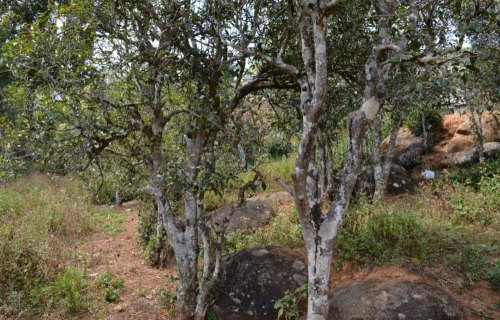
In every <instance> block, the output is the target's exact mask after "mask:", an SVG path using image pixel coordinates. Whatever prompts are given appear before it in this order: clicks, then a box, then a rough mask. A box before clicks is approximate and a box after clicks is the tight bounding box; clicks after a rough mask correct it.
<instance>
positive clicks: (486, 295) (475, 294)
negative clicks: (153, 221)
mask: <svg viewBox="0 0 500 320" xmlns="http://www.w3.org/2000/svg"><path fill="white" fill-rule="evenodd" d="M281 206H283V208H281ZM289 206H290V203H289V201H280V208H279V209H278V213H282V211H284V210H285V209H289ZM282 209H283V210H282ZM120 212H121V214H124V215H125V219H124V222H123V228H122V231H121V232H119V233H117V234H115V235H103V234H95V235H93V236H92V237H91V238H90V239H89V240H88V241H87V242H86V243H85V244H83V246H82V247H81V248H80V250H81V251H83V252H86V253H88V254H89V256H90V257H91V260H92V263H91V267H90V269H89V270H88V274H89V275H90V276H92V277H95V278H96V279H97V278H98V277H99V276H100V275H102V274H103V273H104V272H111V273H112V274H113V275H116V276H119V277H122V278H123V279H124V286H125V288H124V289H123V290H122V292H121V294H120V300H119V301H118V303H116V304H107V305H106V307H105V309H104V310H103V312H101V313H100V314H99V316H97V317H96V316H95V315H94V317H91V318H98V319H151V320H155V319H162V320H165V319H174V314H173V310H172V309H173V308H168V307H165V306H164V305H162V303H161V300H160V290H162V289H163V290H166V291H168V292H175V287H176V284H175V282H173V281H171V280H169V277H172V275H174V273H175V270H174V267H169V268H167V269H156V268H153V267H151V266H149V265H148V264H147V263H146V262H145V260H144V257H143V255H142V253H141V248H140V246H139V243H138V240H137V219H138V218H137V208H136V206H135V205H134V204H133V203H129V204H125V205H124V207H123V208H122V209H120ZM298 251H300V252H302V253H304V258H306V255H305V252H304V250H301V249H298ZM436 275H438V276H439V275H442V274H441V273H440V272H433V271H432V270H421V272H420V271H419V272H413V271H410V270H408V269H406V268H404V267H401V266H380V267H373V268H366V269H362V270H359V269H357V268H355V267H354V266H352V265H351V264H349V263H345V264H344V265H343V266H342V270H341V271H339V270H336V269H335V268H332V274H331V285H332V288H335V287H340V286H343V285H346V284H348V283H349V282H352V281H357V280H362V279H367V278H382V277H389V278H400V279H402V280H410V281H412V280H421V281H425V282H428V283H430V284H432V285H435V286H438V287H440V288H442V289H444V290H446V291H447V292H449V293H451V294H452V295H453V296H454V297H455V298H457V299H458V300H459V301H461V302H462V303H463V304H465V305H466V306H467V307H468V308H470V309H471V310H473V312H472V319H500V310H498V309H499V307H498V306H500V295H499V294H497V293H495V292H493V291H492V290H491V289H489V286H488V283H486V282H480V283H477V284H476V286H475V287H474V288H472V289H464V288H460V287H459V286H458V285H457V284H454V283H453V282H452V281H451V280H450V279H452V278H453V275H450V279H441V278H438V277H436ZM96 281H97V280H96ZM96 294H97V296H99V294H100V293H99V292H96ZM101 297H102V294H101ZM495 309H496V310H495ZM482 310H489V311H487V313H483V314H482V315H481V312H482ZM486 315H487V316H486Z"/></svg>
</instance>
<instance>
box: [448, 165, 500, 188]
mask: <svg viewBox="0 0 500 320" xmlns="http://www.w3.org/2000/svg"><path fill="white" fill-rule="evenodd" d="M450 179H451V180H452V181H456V182H459V183H461V184H464V185H466V186H468V187H471V188H472V189H473V190H474V191H476V192H479V191H481V187H483V188H492V187H494V186H495V185H496V186H497V190H500V158H499V157H497V158H494V159H490V160H487V161H485V162H484V163H476V164H474V165H472V166H470V167H468V168H460V169H457V170H455V171H454V172H452V173H451V174H450Z"/></svg>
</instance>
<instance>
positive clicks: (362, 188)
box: [354, 164, 415, 197]
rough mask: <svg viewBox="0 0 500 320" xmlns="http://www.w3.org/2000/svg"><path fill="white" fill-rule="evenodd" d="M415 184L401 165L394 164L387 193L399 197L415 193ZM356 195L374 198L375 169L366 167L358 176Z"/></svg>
mask: <svg viewBox="0 0 500 320" xmlns="http://www.w3.org/2000/svg"><path fill="white" fill-rule="evenodd" d="M414 189H415V183H414V181H413V179H412V177H411V176H410V174H409V173H408V171H406V170H405V168H403V167H402V166H400V165H397V164H392V166H391V171H390V172H389V180H388V181H387V189H386V192H387V193H388V194H390V195H397V194H402V193H407V192H413V191H414ZM354 190H355V193H356V194H360V193H364V194H366V195H368V196H370V197H371V196H373V193H374V192H375V178H374V177H373V167H371V166H370V167H364V168H363V169H362V171H361V173H360V174H359V176H358V180H357V181H356V186H355V188H354Z"/></svg>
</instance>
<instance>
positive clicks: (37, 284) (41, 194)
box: [0, 175, 91, 317]
mask: <svg viewBox="0 0 500 320" xmlns="http://www.w3.org/2000/svg"><path fill="white" fill-rule="evenodd" d="M88 209H89V204H88V202H87V201H86V198H85V193H84V191H83V189H82V188H81V185H80V184H79V182H78V181H76V180H72V179H70V178H58V177H53V176H48V175H32V176H28V177H25V178H22V179H19V180H17V181H15V182H12V183H10V184H8V185H6V187H5V188H0V226H1V227H0V275H1V278H2V280H1V281H0V305H4V306H6V307H7V308H9V309H11V310H14V313H17V312H20V311H21V310H23V312H24V314H29V315H30V316H31V317H37V315H38V314H41V313H43V312H44V311H45V310H47V309H48V308H49V307H50V305H53V304H55V303H59V302H58V301H59V300H60V299H62V298H61V295H63V296H64V299H63V300H64V301H65V302H64V304H65V305H66V307H67V308H68V309H71V310H68V311H70V312H72V310H77V309H78V307H79V306H78V301H77V300H75V299H78V298H77V297H76V296H74V295H72V293H71V291H68V290H70V287H68V286H69V285H70V284H69V283H66V284H68V286H66V287H64V288H59V289H61V290H59V289H58V290H55V291H54V290H52V289H51V288H52V287H53V286H55V287H56V288H57V286H64V284H65V281H66V280H67V281H69V280H70V278H71V277H70V275H68V274H69V273H71V272H73V271H74V270H73V271H72V270H71V269H68V270H61V267H60V266H61V265H67V263H66V262H67V260H68V256H67V254H66V253H67V252H68V251H69V250H70V248H73V246H74V244H75V243H76V241H78V239H80V238H81V237H82V236H84V235H85V234H87V233H88V232H89V231H90V230H91V218H90V215H89V214H88V212H89V210H88ZM72 275H73V276H75V273H74V272H73V273H72ZM56 280H57V281H59V282H55V284H54V281H56ZM71 283H72V284H71V285H77V284H78V283H76V282H71ZM65 290H66V291H65ZM51 294H56V296H53V297H52V296H51Z"/></svg>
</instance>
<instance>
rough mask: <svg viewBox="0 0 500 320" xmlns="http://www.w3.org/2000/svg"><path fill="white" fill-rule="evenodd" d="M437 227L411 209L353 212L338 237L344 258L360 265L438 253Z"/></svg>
mask: <svg viewBox="0 0 500 320" xmlns="http://www.w3.org/2000/svg"><path fill="white" fill-rule="evenodd" d="M436 237H437V233H436V232H435V230H432V229H430V228H428V226H425V225H424V224H423V222H422V221H421V219H420V218H419V216H418V215H417V214H416V213H415V212H411V211H399V210H396V209H394V208H391V209H388V210H387V211H376V210H375V211H372V212H368V211H363V210H359V211H354V212H350V214H349V215H348V216H347V219H346V220H345V223H344V226H343V227H342V229H341V230H340V233H339V236H338V239H337V248H336V251H337V255H338V257H339V258H340V259H341V260H348V261H354V262H356V263H358V264H360V265H368V264H380V263H392V262H398V261H401V260H408V259H410V260H415V261H418V260H422V259H426V258H427V257H428V256H430V255H432V254H433V253H435V251H436V250H437V247H436V243H432V244H431V243H430V242H432V240H434V239H436Z"/></svg>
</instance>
